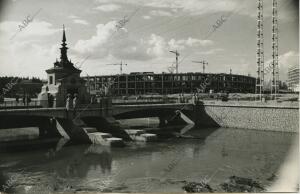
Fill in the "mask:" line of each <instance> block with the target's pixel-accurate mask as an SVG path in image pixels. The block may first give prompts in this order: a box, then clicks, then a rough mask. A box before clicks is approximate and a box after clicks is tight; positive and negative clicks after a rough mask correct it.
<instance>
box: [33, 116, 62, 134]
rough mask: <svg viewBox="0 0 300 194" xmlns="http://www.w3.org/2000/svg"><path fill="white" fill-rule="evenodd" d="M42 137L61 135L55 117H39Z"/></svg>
mask: <svg viewBox="0 0 300 194" xmlns="http://www.w3.org/2000/svg"><path fill="white" fill-rule="evenodd" d="M37 124H38V128H39V137H40V138H49V137H61V135H60V133H59V131H58V130H57V128H56V121H55V119H53V118H47V117H44V118H39V119H38V121H37Z"/></svg>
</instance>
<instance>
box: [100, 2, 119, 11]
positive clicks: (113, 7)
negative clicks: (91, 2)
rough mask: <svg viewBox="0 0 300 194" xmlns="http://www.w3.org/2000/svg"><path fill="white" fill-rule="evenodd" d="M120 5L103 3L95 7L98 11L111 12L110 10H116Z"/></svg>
mask: <svg viewBox="0 0 300 194" xmlns="http://www.w3.org/2000/svg"><path fill="white" fill-rule="evenodd" d="M120 8H121V7H120V6H119V5H116V4H105V5H100V6H98V7H96V8H95V9H96V10H100V11H104V12H112V11H117V10H119V9H120Z"/></svg>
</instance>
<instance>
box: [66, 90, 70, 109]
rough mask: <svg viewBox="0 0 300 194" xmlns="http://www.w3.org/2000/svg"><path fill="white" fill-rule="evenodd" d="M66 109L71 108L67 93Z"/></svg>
mask: <svg viewBox="0 0 300 194" xmlns="http://www.w3.org/2000/svg"><path fill="white" fill-rule="evenodd" d="M66 109H67V111H69V110H70V109H71V94H68V95H67V100H66Z"/></svg>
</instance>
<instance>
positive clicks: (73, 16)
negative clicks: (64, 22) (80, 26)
mask: <svg viewBox="0 0 300 194" xmlns="http://www.w3.org/2000/svg"><path fill="white" fill-rule="evenodd" d="M68 18H70V19H78V18H79V17H78V16H76V15H73V14H71V15H69V16H68Z"/></svg>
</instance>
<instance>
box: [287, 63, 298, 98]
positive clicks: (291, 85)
mask: <svg viewBox="0 0 300 194" xmlns="http://www.w3.org/2000/svg"><path fill="white" fill-rule="evenodd" d="M288 89H289V90H290V91H292V92H299V66H293V67H290V68H289V70H288Z"/></svg>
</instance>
